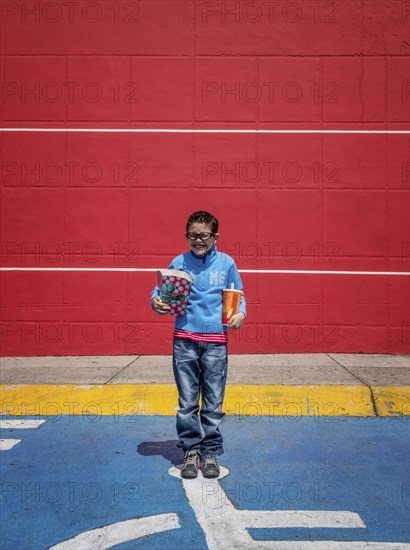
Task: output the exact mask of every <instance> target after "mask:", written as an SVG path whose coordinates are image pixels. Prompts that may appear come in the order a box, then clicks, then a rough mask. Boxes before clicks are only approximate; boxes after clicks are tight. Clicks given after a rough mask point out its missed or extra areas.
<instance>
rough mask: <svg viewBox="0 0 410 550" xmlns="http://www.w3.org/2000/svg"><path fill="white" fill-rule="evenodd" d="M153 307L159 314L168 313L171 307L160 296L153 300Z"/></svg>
mask: <svg viewBox="0 0 410 550" xmlns="http://www.w3.org/2000/svg"><path fill="white" fill-rule="evenodd" d="M151 305H152V309H153V310H154V311H155V312H156V313H158V314H159V315H166V314H167V313H169V310H170V309H171V308H170V307H169V306H168V305H167V304H164V302H163V301H162V300H161V298H160V296H155V298H152V300H151Z"/></svg>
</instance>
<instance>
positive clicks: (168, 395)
mask: <svg viewBox="0 0 410 550" xmlns="http://www.w3.org/2000/svg"><path fill="white" fill-rule="evenodd" d="M372 390H373V395H374V399H375V405H376V410H377V415H379V416H392V415H394V416H396V415H410V406H409V403H410V397H409V396H410V388H409V387H405V388H403V387H375V388H373V389H372ZM177 402H178V397H177V391H176V387H175V385H174V384H105V385H75V384H61V385H58V384H22V385H10V384H6V385H1V386H0V412H1V413H2V414H10V415H27V416H37V415H38V416H46V415H118V416H136V415H166V416H169V415H174V414H175V413H176V411H177ZM375 405H374V403H373V400H372V394H371V392H370V390H369V388H368V387H366V386H332V385H312V386H308V385H303V386H282V385H256V384H246V385H245V384H244V385H228V386H227V388H226V396H225V402H224V411H225V412H226V413H227V414H228V415H241V416H287V417H297V416H326V417H332V416H345V415H347V416H375V415H376V413H375V408H374V406H375Z"/></svg>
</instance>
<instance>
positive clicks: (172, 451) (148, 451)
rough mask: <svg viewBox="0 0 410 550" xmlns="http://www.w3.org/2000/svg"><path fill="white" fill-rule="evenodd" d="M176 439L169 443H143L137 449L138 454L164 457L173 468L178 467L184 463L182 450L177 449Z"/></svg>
mask: <svg viewBox="0 0 410 550" xmlns="http://www.w3.org/2000/svg"><path fill="white" fill-rule="evenodd" d="M177 443H178V441H177V440H176V439H168V440H167V441H143V442H142V443H140V444H139V445H138V447H137V452H138V453H139V454H140V455H142V456H163V457H164V458H165V459H166V460H169V461H170V462H171V464H172V465H173V466H177V465H178V464H181V462H183V461H184V453H183V451H182V449H180V448H178V447H177Z"/></svg>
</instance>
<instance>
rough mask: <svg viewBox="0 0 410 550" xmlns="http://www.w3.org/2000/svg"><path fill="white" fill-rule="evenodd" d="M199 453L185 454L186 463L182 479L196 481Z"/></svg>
mask: <svg viewBox="0 0 410 550" xmlns="http://www.w3.org/2000/svg"><path fill="white" fill-rule="evenodd" d="M198 466H199V452H198V451H195V450H192V451H187V452H186V453H185V461H184V465H183V467H182V470H181V477H183V478H184V479H194V478H196V477H197V476H198Z"/></svg>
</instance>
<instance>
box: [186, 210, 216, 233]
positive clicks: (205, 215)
mask: <svg viewBox="0 0 410 550" xmlns="http://www.w3.org/2000/svg"><path fill="white" fill-rule="evenodd" d="M193 223H203V224H206V225H210V226H211V231H212V233H218V227H219V223H218V220H217V219H216V218H215V216H213V215H212V214H210V213H209V212H205V210H198V212H194V213H193V214H191V215H190V216H189V218H188V221H187V222H186V231H188V229H189V226H190V225H191V224H193Z"/></svg>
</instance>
